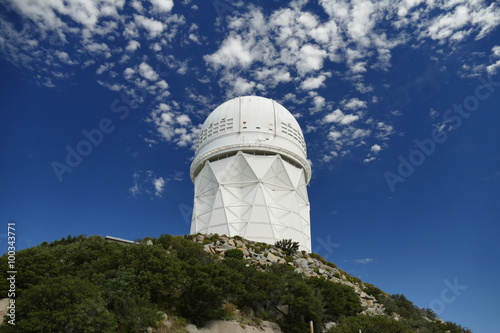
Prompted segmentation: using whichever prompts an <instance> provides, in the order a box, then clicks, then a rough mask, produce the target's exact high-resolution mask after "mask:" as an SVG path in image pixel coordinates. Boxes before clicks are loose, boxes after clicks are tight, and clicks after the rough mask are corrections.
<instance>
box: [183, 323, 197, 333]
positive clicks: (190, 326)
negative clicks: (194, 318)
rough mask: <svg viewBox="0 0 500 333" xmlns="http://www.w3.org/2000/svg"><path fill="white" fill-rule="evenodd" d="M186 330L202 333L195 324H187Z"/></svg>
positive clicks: (192, 332) (189, 332)
mask: <svg viewBox="0 0 500 333" xmlns="http://www.w3.org/2000/svg"><path fill="white" fill-rule="evenodd" d="M186 331H188V333H200V331H198V328H197V327H196V326H194V325H193V324H188V325H186Z"/></svg>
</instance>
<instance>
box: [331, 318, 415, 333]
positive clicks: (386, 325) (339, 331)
mask: <svg viewBox="0 0 500 333" xmlns="http://www.w3.org/2000/svg"><path fill="white" fill-rule="evenodd" d="M360 330H361V331H362V332H363V333H381V332H383V333H412V332H413V331H412V330H410V328H408V327H407V326H406V325H405V324H403V323H402V322H398V321H395V320H393V319H390V318H387V317H385V316H364V315H358V316H351V317H347V318H345V319H343V320H342V321H341V322H340V323H339V324H338V325H337V326H335V327H333V328H331V329H330V330H329V331H328V333H359V331H360Z"/></svg>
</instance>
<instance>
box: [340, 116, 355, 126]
mask: <svg viewBox="0 0 500 333" xmlns="http://www.w3.org/2000/svg"><path fill="white" fill-rule="evenodd" d="M358 119H359V116H358V115H354V114H346V115H345V116H344V117H343V118H342V120H341V121H340V123H341V124H342V125H348V124H350V123H352V122H354V121H356V120H358Z"/></svg>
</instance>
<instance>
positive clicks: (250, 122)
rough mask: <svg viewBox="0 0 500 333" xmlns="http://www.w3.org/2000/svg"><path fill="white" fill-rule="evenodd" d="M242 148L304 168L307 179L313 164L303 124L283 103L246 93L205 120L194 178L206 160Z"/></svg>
mask: <svg viewBox="0 0 500 333" xmlns="http://www.w3.org/2000/svg"><path fill="white" fill-rule="evenodd" d="M238 151H242V152H245V153H254V154H259V155H264V154H265V155H276V154H279V155H281V157H282V158H283V159H285V160H287V161H288V162H290V163H292V164H293V165H296V166H299V167H301V168H302V169H303V170H304V173H305V176H306V182H307V183H308V182H309V180H310V179H311V167H310V165H309V163H308V161H307V157H306V144H305V141H304V135H303V134H302V130H301V129H300V125H299V123H298V122H297V120H296V119H295V118H294V116H293V115H292V114H291V113H290V112H289V111H288V110H287V109H285V108H284V107H283V106H282V105H280V104H279V103H277V102H275V101H273V100H271V99H268V98H264V97H258V96H243V97H237V98H234V99H232V100H229V101H227V102H225V103H223V104H221V105H220V106H219V107H217V108H216V109H215V110H214V111H213V112H212V113H211V114H210V115H209V116H208V117H207V119H206V120H205V122H204V123H203V126H202V127H201V133H200V136H199V138H198V142H197V144H196V154H195V158H194V161H193V163H192V164H191V171H190V175H191V180H193V181H194V179H195V177H196V175H198V173H199V172H200V171H201V169H202V168H203V165H204V164H205V162H206V161H215V160H218V159H220V158H225V157H228V156H231V155H234V154H236V153H237V152H238Z"/></svg>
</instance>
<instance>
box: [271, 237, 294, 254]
mask: <svg viewBox="0 0 500 333" xmlns="http://www.w3.org/2000/svg"><path fill="white" fill-rule="evenodd" d="M274 246H276V247H277V248H279V249H281V250H283V252H285V254H286V255H294V254H295V253H296V252H297V251H298V250H299V242H292V240H291V239H282V240H279V241H277V242H276V243H275V244H274Z"/></svg>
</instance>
